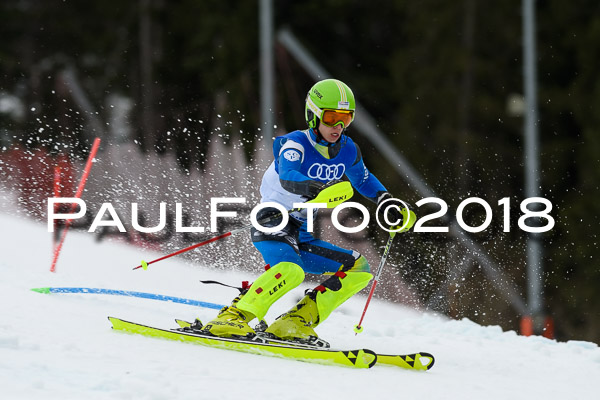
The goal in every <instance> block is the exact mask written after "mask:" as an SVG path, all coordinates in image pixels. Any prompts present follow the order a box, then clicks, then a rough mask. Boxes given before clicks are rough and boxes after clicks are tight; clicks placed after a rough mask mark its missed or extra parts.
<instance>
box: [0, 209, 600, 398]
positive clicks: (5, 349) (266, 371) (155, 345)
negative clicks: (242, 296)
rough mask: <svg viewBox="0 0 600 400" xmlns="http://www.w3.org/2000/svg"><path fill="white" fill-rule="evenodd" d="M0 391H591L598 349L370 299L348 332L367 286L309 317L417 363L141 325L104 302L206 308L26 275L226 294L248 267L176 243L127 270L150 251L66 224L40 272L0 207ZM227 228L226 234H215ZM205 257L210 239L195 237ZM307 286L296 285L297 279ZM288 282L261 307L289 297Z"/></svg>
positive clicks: (298, 394)
mask: <svg viewBox="0 0 600 400" xmlns="http://www.w3.org/2000/svg"><path fill="white" fill-rule="evenodd" d="M0 225H1V226H2V233H1V234H0V235H1V236H0V238H1V240H0V243H2V252H1V254H2V255H1V258H0V311H1V317H2V318H1V319H0V397H1V398H3V399H33V398H44V399H84V398H85V399H87V400H92V399H107V398H110V399H173V398H177V399H240V398H261V399H265V400H269V399H278V400H280V399H307V398H311V399H331V398H336V399H337V398H341V399H355V398H431V399H474V398H485V399H486V400H493V399H503V400H504V399H507V398H511V399H545V400H548V399H560V400H563V399H576V398H589V396H590V395H592V396H594V395H593V393H598V392H600V383H599V380H598V377H600V349H599V348H598V346H597V345H596V344H594V343H589V342H582V341H570V342H567V343H558V342H556V341H552V340H548V339H545V338H542V337H536V336H534V337H522V336H518V335H517V334H516V333H515V332H512V331H510V332H503V331H502V330H501V329H500V328H499V327H497V326H487V327H485V326H480V325H477V324H475V323H474V322H472V321H469V320H461V321H456V320H449V319H447V318H446V317H444V316H440V315H436V314H432V313H427V312H421V311H416V310H410V309H407V308H404V307H400V306H397V305H393V304H388V303H385V302H381V301H374V302H373V303H371V306H370V307H369V311H368V313H367V316H366V318H365V322H364V324H363V326H364V328H365V329H364V332H363V333H361V334H360V335H358V336H355V334H354V332H353V329H352V328H353V326H354V325H355V324H356V323H357V322H358V319H359V318H360V313H361V311H362V309H363V307H364V302H365V298H364V297H355V298H352V299H350V300H349V301H348V302H347V303H345V304H344V305H343V306H342V307H340V309H338V310H337V311H336V312H334V313H333V314H332V315H331V317H330V318H329V319H328V320H327V321H326V322H325V323H323V325H321V326H320V327H319V328H317V331H318V332H319V334H320V335H321V337H323V338H325V339H328V340H329V341H331V342H332V343H333V344H334V346H335V347H338V348H342V347H343V348H349V349H351V348H357V347H366V348H370V349H372V350H374V351H376V352H379V353H390V354H391V353H411V352H415V351H427V352H430V353H432V354H434V355H435V357H436V363H435V366H434V367H433V369H431V370H430V371H427V372H418V371H408V370H403V369H400V368H397V367H388V366H376V367H374V368H372V369H369V370H354V369H349V368H344V367H335V366H325V365H317V364H309V363H303V362H298V361H291V360H285V359H277V358H270V357H264V356H257V355H251V354H244V353H237V352H233V351H227V350H219V349H212V348H207V347H202V346H195V345H191V344H184V343H177V342H171V341H166V340H159V339H153V338H146V337H141V336H135V335H130V334H125V333H120V332H115V331H113V330H112V329H111V328H110V323H109V321H108V320H107V318H106V317H107V316H109V315H111V316H115V317H120V318H123V319H128V320H133V321H137V322H142V323H146V324H150V325H156V326H159V327H166V328H168V327H173V326H174V322H173V318H182V319H188V320H190V319H193V318H196V317H199V318H201V319H204V320H208V319H209V318H211V317H212V316H214V315H215V313H216V311H215V310H212V309H207V308H200V307H195V306H190V305H185V304H178V303H170V302H162V301H156V300H151V299H142V298H133V297H121V296H109V295H99V294H40V293H37V292H33V291H31V290H30V289H31V288H37V287H48V286H53V287H63V286H76V287H94V288H106V289H120V290H132V291H141V292H150V293H156V294H162V295H169V296H175V297H185V298H191V299H196V300H201V301H206V302H211V303H220V304H225V303H228V302H229V301H230V300H231V299H232V298H233V297H234V296H235V295H236V293H237V292H236V291H235V290H233V289H229V288H225V287H221V286H216V285H202V284H200V283H199V280H200V279H214V280H220V281H223V282H225V283H229V284H239V282H240V281H242V280H250V281H252V280H253V279H254V278H255V277H256V276H257V275H258V273H259V270H260V268H261V266H257V271H256V273H255V274H252V273H248V272H240V271H220V270H215V269H211V268H206V267H202V266H199V265H192V264H189V263H187V262H185V261H183V260H182V259H177V257H174V258H171V259H168V260H165V261H162V262H160V263H156V264H154V265H151V266H150V267H149V269H148V270H147V271H144V270H142V269H139V270H136V271H133V270H132V268H133V267H134V266H136V265H139V262H140V260H141V259H142V258H144V259H146V260H151V259H154V258H158V257H159V256H161V255H162V254H157V253H150V252H148V251H144V250H142V249H141V248H138V247H132V246H128V245H126V244H122V243H117V242H112V243H111V242H100V243H99V242H96V241H95V240H94V235H93V234H91V233H86V232H76V231H72V232H69V234H68V236H67V240H66V242H65V245H64V247H63V249H62V253H61V256H60V258H59V261H58V265H57V272H56V273H51V272H49V267H50V260H51V255H52V254H51V253H52V240H51V234H50V233H48V232H47V231H46V226H45V224H43V223H39V222H34V221H31V220H27V219H22V218H19V217H14V216H8V215H6V214H0ZM225 240H227V239H225ZM195 251H198V252H202V254H203V255H204V256H205V257H206V258H210V255H211V251H212V249H211V248H210V247H203V248H202V249H198V250H195ZM306 287H308V286H306V285H303V287H302V288H306ZM301 293H302V289H301V288H299V289H296V290H295V291H293V292H292V293H290V294H288V295H286V296H285V297H284V298H283V299H282V300H281V302H280V303H277V304H276V305H275V306H274V307H273V308H272V310H271V311H270V312H269V314H268V315H267V320H268V321H272V320H273V319H274V318H275V317H276V316H277V315H279V314H280V313H281V312H283V311H285V310H286V309H287V308H288V307H290V306H291V305H292V304H293V303H295V301H297V300H298V298H299V296H300V294H301Z"/></svg>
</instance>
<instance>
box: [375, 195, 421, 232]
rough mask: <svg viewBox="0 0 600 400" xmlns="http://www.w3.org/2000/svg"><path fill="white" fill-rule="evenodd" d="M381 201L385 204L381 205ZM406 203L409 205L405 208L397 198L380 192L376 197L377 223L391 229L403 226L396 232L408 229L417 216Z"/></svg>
mask: <svg viewBox="0 0 600 400" xmlns="http://www.w3.org/2000/svg"><path fill="white" fill-rule="evenodd" d="M390 199H392V200H390ZM386 200H389V201H386ZM383 202H385V204H383V205H381V204H382V203H383ZM405 203H406V202H405ZM406 205H407V206H408V207H409V208H408V209H407V208H405V207H404V204H402V203H401V202H400V201H399V200H398V199H394V197H392V195H391V194H389V193H388V192H385V193H383V194H381V195H380V196H379V197H378V199H377V211H378V219H379V223H380V224H382V225H383V226H389V227H390V229H392V230H394V229H398V228H400V227H401V226H404V228H402V229H401V230H399V231H398V233H402V232H406V231H408V230H409V229H410V228H412V226H413V225H414V224H415V222H416V221H417V216H416V214H415V213H414V212H413V211H412V210H411V209H410V205H409V204H408V203H407V204H406ZM386 214H387V215H386ZM407 220H408V222H407Z"/></svg>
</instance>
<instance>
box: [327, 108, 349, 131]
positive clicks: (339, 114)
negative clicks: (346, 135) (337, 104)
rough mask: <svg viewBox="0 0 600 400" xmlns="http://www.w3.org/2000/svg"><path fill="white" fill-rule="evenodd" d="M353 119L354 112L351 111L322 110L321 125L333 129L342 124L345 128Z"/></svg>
mask: <svg viewBox="0 0 600 400" xmlns="http://www.w3.org/2000/svg"><path fill="white" fill-rule="evenodd" d="M353 119H354V111H352V110H323V114H322V115H321V123H322V124H323V125H325V126H328V127H334V126H336V125H339V124H342V126H343V127H344V128H347V127H348V126H349V125H350V124H351V123H352V120H353Z"/></svg>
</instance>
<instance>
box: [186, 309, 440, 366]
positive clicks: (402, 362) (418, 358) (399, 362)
mask: <svg viewBox="0 0 600 400" xmlns="http://www.w3.org/2000/svg"><path fill="white" fill-rule="evenodd" d="M175 322H176V323H177V325H179V327H180V329H181V328H183V329H186V328H189V327H190V326H191V325H192V323H191V322H188V321H184V320H181V319H175ZM260 337H261V336H260V335H259V338H260ZM262 339H263V340H265V341H267V342H268V343H271V344H279V345H284V346H293V347H299V348H305V349H324V348H323V347H319V346H314V345H310V344H305V343H295V342H291V341H286V340H276V339H272V338H266V337H262ZM325 349H326V350H331V349H329V348H325ZM434 362H435V358H434V357H433V355H431V354H430V353H426V352H419V353H414V354H377V363H378V364H385V365H394V366H397V367H401V368H405V369H413V370H420V371H427V370H429V369H431V367H433V364H434Z"/></svg>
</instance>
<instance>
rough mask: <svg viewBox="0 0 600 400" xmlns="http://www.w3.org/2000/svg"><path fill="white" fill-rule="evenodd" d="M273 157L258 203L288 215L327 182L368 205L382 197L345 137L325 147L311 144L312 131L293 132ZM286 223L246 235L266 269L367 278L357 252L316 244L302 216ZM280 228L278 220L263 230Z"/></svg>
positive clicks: (276, 144)
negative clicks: (343, 184)
mask: <svg viewBox="0 0 600 400" xmlns="http://www.w3.org/2000/svg"><path fill="white" fill-rule="evenodd" d="M273 155H274V160H273V162H272V163H271V165H270V166H269V168H268V169H267V171H266V172H265V174H264V176H263V180H262V184H261V188H260V193H261V196H262V198H261V202H263V203H264V202H275V203H278V204H281V205H283V206H284V207H285V208H286V209H287V210H290V209H292V208H293V207H292V204H293V203H296V202H297V203H302V202H305V201H306V200H308V199H312V198H314V197H315V196H316V195H317V194H318V193H319V191H320V190H321V188H322V187H323V185H324V184H326V183H327V182H330V181H332V180H339V179H342V178H344V177H345V178H347V179H348V180H349V181H350V183H351V184H352V186H353V187H354V188H355V189H356V190H357V191H358V192H359V193H360V194H361V195H363V196H365V197H367V198H368V199H370V200H372V201H373V202H377V199H378V197H380V196H381V195H382V194H383V193H385V192H386V189H385V187H384V186H383V185H382V184H381V182H379V180H378V179H377V178H376V177H375V176H374V175H373V174H371V173H370V172H369V170H368V169H367V167H366V166H365V164H364V162H363V159H362V155H361V152H360V149H359V148H358V146H357V145H356V144H355V143H354V142H353V141H352V139H351V138H350V137H348V136H346V135H341V137H340V139H339V140H338V141H337V142H336V143H333V144H331V143H327V142H325V141H324V140H319V139H317V135H316V134H315V132H314V131H313V130H312V129H309V130H305V131H294V132H291V133H288V134H286V135H283V136H279V137H277V138H276V139H275V141H274V143H273ZM277 213H278V211H277V210H276V209H274V208H266V209H263V210H261V212H259V214H258V215H257V220H261V219H263V218H265V217H268V216H269V215H274V214H277ZM290 217H291V218H290V222H289V223H288V224H287V226H285V227H284V228H283V229H282V230H281V231H278V232H274V233H264V232H261V231H258V230H257V229H252V231H251V235H252V236H251V237H252V242H253V244H254V246H255V247H256V248H257V249H258V251H260V253H261V254H262V256H263V258H264V260H265V262H266V263H267V264H270V265H271V266H273V265H276V264H278V263H280V262H293V263H295V264H297V265H299V266H300V267H302V269H303V270H304V272H306V273H312V274H323V273H336V272H338V271H342V272H348V271H352V272H369V264H368V263H367V261H366V259H365V258H364V257H363V256H361V255H360V254H359V253H358V252H356V251H354V250H348V249H344V248H341V247H338V246H335V245H333V244H331V243H328V242H326V241H323V240H319V239H316V238H315V237H313V235H312V234H311V233H310V232H307V223H306V210H304V211H302V212H294V213H291V214H290ZM280 222H281V219H280V218H279V219H276V220H274V221H271V223H269V224H267V226H269V225H270V226H276V225H279V223H280ZM326 283H327V281H326V282H325V283H324V285H325V286H327V285H326Z"/></svg>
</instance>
